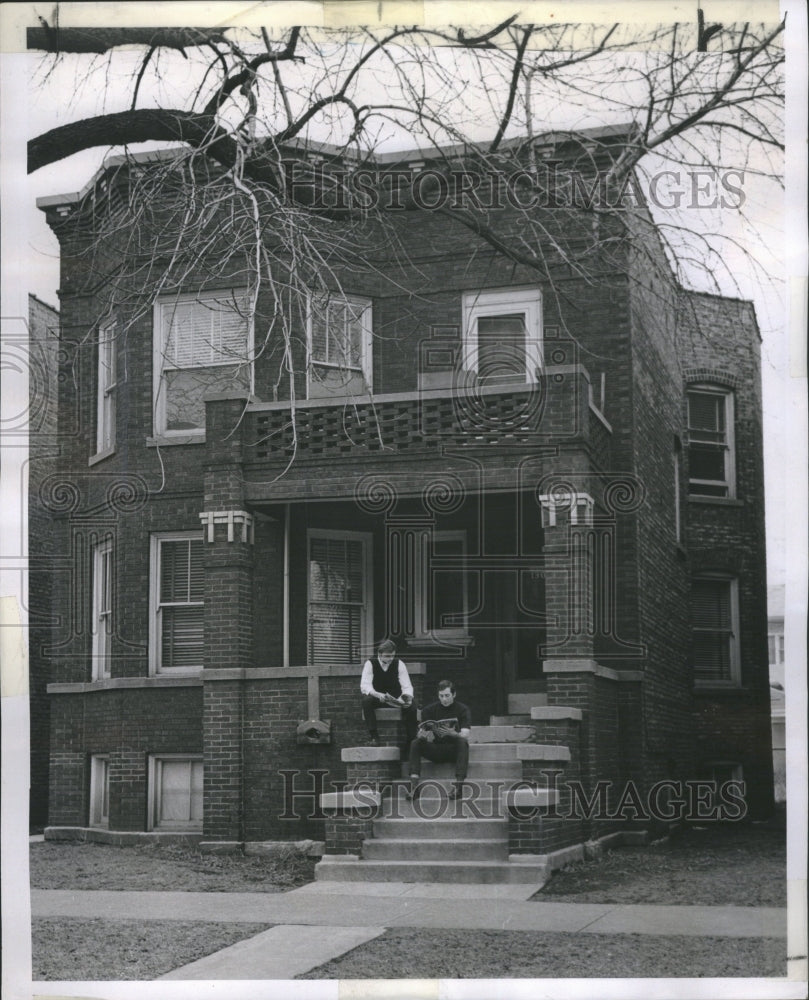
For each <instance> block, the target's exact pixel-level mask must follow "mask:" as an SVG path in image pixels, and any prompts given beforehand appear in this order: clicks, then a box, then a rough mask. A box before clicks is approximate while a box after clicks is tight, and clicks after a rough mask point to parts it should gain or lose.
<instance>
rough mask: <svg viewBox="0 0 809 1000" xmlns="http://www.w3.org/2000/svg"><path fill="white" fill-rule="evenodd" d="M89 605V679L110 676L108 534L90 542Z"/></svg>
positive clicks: (111, 596)
mask: <svg viewBox="0 0 809 1000" xmlns="http://www.w3.org/2000/svg"><path fill="white" fill-rule="evenodd" d="M91 558H92V573H93V608H92V626H91V633H92V640H93V641H92V646H93V672H92V673H93V680H103V679H104V678H105V677H109V676H110V659H111V645H112V600H113V565H112V538H110V537H109V536H105V537H103V538H99V539H98V540H97V541H96V542H95V543H94V544H93V546H92V549H91Z"/></svg>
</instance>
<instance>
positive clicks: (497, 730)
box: [469, 726, 535, 743]
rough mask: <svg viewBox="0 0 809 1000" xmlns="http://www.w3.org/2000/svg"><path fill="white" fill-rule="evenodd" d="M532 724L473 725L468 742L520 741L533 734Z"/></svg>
mask: <svg viewBox="0 0 809 1000" xmlns="http://www.w3.org/2000/svg"><path fill="white" fill-rule="evenodd" d="M534 733H535V730H534V727H533V726H473V727H472V731H471V733H470V735H469V742H470V743H521V742H524V741H525V740H530V739H531V738H532V737H533V736H534Z"/></svg>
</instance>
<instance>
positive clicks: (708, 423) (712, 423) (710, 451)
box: [688, 385, 736, 497]
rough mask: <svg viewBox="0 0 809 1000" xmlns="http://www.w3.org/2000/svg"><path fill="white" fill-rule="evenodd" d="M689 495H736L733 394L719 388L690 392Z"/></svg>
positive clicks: (711, 387) (708, 387)
mask: <svg viewBox="0 0 809 1000" xmlns="http://www.w3.org/2000/svg"><path fill="white" fill-rule="evenodd" d="M688 469H689V471H688V492H689V493H690V494H691V495H692V496H708V497H733V496H735V495H736V483H735V457H734V439H733V393H732V392H730V391H728V390H726V389H722V388H720V387H716V386H707V385H706V386H702V385H699V386H692V387H691V388H689V390H688Z"/></svg>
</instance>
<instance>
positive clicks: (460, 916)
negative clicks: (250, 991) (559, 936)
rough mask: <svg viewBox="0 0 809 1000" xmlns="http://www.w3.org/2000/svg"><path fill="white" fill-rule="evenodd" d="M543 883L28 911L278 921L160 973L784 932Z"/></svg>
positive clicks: (272, 971) (137, 895) (280, 968)
mask: <svg viewBox="0 0 809 1000" xmlns="http://www.w3.org/2000/svg"><path fill="white" fill-rule="evenodd" d="M537 888H538V886H535V885H436V884H432V883H409V882H384V883H380V882H377V883H373V882H356V883H351V882H312V883H310V884H308V885H305V886H303V887H302V888H300V889H294V890H292V891H291V892H283V893H263V892H204V893H203V892H110V891H74V890H69V889H56V890H47V889H32V890H31V911H32V915H33V916H34V917H67V918H70V917H73V918H81V917H85V918H89V917H101V918H103V919H105V920H209V921H216V922H229V921H233V922H241V923H267V924H273V925H276V926H273V927H272V929H270V930H267V931H263V932H262V933H260V934H257V935H255V936H254V937H252V938H248V939H247V940H245V941H241V942H238V943H237V944H235V945H231V946H230V947H229V948H225V949H223V950H222V951H219V952H216V953H215V954H213V955H209V956H207V957H206V958H203V959H200V960H198V961H196V962H192V963H191V964H190V965H186V966H184V967H182V968H180V969H176V970H175V971H173V972H171V973H169V974H168V975H166V976H163V977H162V978H163V979H205V980H212V979H291V978H293V977H294V976H297V975H300V974H301V973H304V972H307V971H309V970H310V969H313V968H315V967H316V966H318V965H321V964H322V963H323V962H327V961H329V960H330V959H332V958H336V957H338V956H340V955H342V954H344V953H345V952H346V951H350V950H351V949H352V948H356V947H357V946H358V945H360V944H363V943H365V942H366V941H371V940H373V939H374V938H375V937H378V936H379V935H380V934H382V933H383V932H384V931H385V930H386V929H387V928H390V927H424V928H433V927H434V928H447V929H448V928H462V929H470V930H471V929H475V930H512V931H538V932H542V931H546V932H548V931H550V932H554V933H564V932H569V933H576V934H582V933H584V934H652V935H654V934H660V935H687V936H690V937H694V936H695V937H712V936H715V937H735V938H745V937H769V938H773V937H774V938H785V937H786V910H783V909H777V908H775V907H753V906H750V907H748V906H639V905H632V906H629V905H615V904H607V903H552V902H532V901H530V899H529V897H530V896H531V895H533V894H534V893H535V892H536V890H537ZM309 928H311V931H310V930H309Z"/></svg>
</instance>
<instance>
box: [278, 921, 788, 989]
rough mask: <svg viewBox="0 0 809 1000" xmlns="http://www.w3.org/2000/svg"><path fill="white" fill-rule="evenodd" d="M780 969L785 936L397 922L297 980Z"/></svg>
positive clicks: (764, 972)
mask: <svg viewBox="0 0 809 1000" xmlns="http://www.w3.org/2000/svg"><path fill="white" fill-rule="evenodd" d="M784 975H786V941H782V940H774V939H771V938H714V937H710V938H709V937H685V936H682V935H678V936H675V937H662V936H661V937H658V936H657V935H651V934H622V935H620V936H617V935H616V936H613V935H602V934H537V933H535V932H529V931H468V930H462V931H461V930H446V931H441V930H433V929H431V930H420V929H415V928H409V927H408V928H397V929H395V930H389V931H386V932H385V933H384V934H383V935H382V936H381V937H378V938H376V939H375V940H374V941H372V942H369V943H368V944H364V945H360V947H359V948H355V949H354V950H353V951H350V952H348V953H347V954H345V955H343V956H342V957H341V958H338V959H335V960H334V961H331V962H327V963H325V964H324V965H320V966H318V967H317V968H316V969H312V971H311V972H307V973H305V974H304V975H300V976H297V977H296V978H298V979H412V978H414V977H419V978H434V977H435V978H443V979H501V978H508V979H546V978H553V979H556V978H586V979H589V978H594V979H607V978H616V977H620V978H653V977H654V978H656V977H660V978H666V979H668V978H682V977H695V976H715V977H723V976H727V977H734V976H744V977H759V976H760V977H768V976H784Z"/></svg>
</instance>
